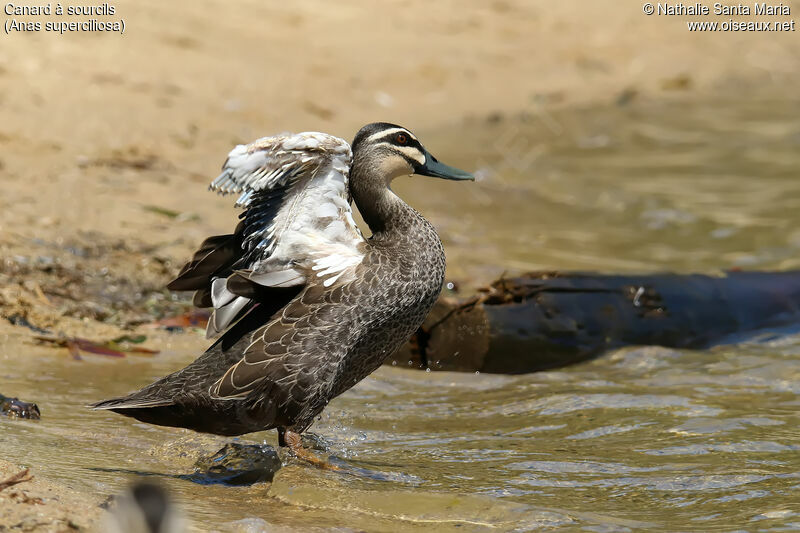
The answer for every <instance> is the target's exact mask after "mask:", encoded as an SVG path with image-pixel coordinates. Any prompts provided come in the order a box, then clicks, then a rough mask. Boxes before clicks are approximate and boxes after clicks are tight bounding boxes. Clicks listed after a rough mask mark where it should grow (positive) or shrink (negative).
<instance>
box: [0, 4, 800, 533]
mask: <svg viewBox="0 0 800 533" xmlns="http://www.w3.org/2000/svg"><path fill="white" fill-rule="evenodd" d="M114 5H115V7H116V14H115V15H114V16H112V17H106V18H107V19H109V20H110V19H114V20H117V19H124V21H125V25H126V31H125V33H124V34H123V35H117V34H100V33H92V34H66V35H58V34H52V33H49V34H48V33H45V32H38V33H30V34H18V33H14V34H11V35H3V36H2V42H3V50H4V53H3V54H2V55H1V56H0V116H1V117H2V118H1V119H0V185H2V195H0V260H2V261H3V263H2V268H0V283H1V284H2V285H1V286H0V315H3V316H5V317H9V316H12V315H18V316H23V317H26V318H27V319H29V320H30V321H31V322H33V323H35V324H37V325H40V326H42V327H47V328H53V329H56V330H58V331H60V332H65V333H68V334H71V335H85V336H95V337H98V336H99V337H103V338H111V337H112V336H114V335H117V334H119V333H120V332H124V331H125V330H126V328H128V327H131V324H134V323H136V322H137V320H138V318H140V317H141V315H142V314H146V312H150V311H152V310H153V309H159V308H160V307H159V306H160V305H162V303H163V301H164V298H166V296H164V293H163V289H162V286H163V284H164V283H165V282H166V281H168V279H169V277H170V276H171V275H172V274H173V273H174V272H175V271H176V270H177V268H179V266H180V264H181V263H182V261H183V260H184V259H185V258H186V256H187V254H189V253H190V252H191V250H192V248H193V247H194V246H195V245H196V244H197V243H198V242H200V240H202V238H203V237H205V236H206V235H208V234H212V233H215V232H219V231H221V230H227V229H228V228H229V226H230V224H231V220H232V213H231V210H230V205H229V204H230V203H229V202H214V201H210V199H209V196H208V193H207V191H206V184H207V183H208V182H209V180H210V179H211V178H212V177H213V176H214V175H215V172H216V171H217V169H218V168H219V166H220V164H221V163H222V161H223V160H224V157H225V154H226V153H227V152H228V151H229V150H230V148H231V147H232V145H233V144H235V143H238V142H246V141H249V140H252V139H254V138H256V137H259V136H262V135H268V134H271V133H276V132H280V131H284V130H287V129H293V130H312V129H313V130H322V131H328V132H330V133H333V134H337V135H340V136H342V137H345V138H352V136H353V134H354V133H355V131H356V130H357V128H358V127H359V126H360V125H362V124H364V123H367V122H371V121H375V120H385V121H392V122H397V123H401V124H403V125H406V126H408V127H410V128H412V129H415V130H418V131H423V132H424V130H425V129H429V128H434V127H436V128H441V127H442V126H447V125H451V126H452V128H453V132H454V134H456V133H457V132H458V128H459V127H460V124H462V123H463V122H464V121H466V120H467V119H469V118H475V117H478V118H480V117H488V116H491V115H493V114H498V113H499V114H507V113H519V112H523V111H530V112H537V111H539V110H541V109H549V108H554V107H558V106H578V105H586V104H599V105H603V104H613V103H614V102H616V101H618V100H619V99H620V98H634V97H635V98H653V99H657V98H694V97H697V96H699V95H703V96H706V97H707V96H708V95H709V94H714V93H718V92H723V91H724V92H730V91H734V92H740V93H741V94H742V95H743V96H742V97H743V98H746V95H747V94H748V93H750V92H751V91H752V90H755V89H757V88H763V87H765V86H769V87H776V88H779V89H780V88H781V87H785V88H786V90H787V91H788V90H793V89H792V88H795V87H797V81H798V70H797V65H798V60H800V40H798V39H797V32H789V33H751V32H703V33H691V32H689V31H687V29H686V20H688V19H691V18H692V17H668V16H646V15H644V14H643V13H642V4H641V2H638V1H637V2H634V1H626V2H622V3H620V2H616V1H612V0H598V1H594V2H585V1H568V2H557V3H556V2H548V1H546V0H538V1H522V0H494V1H492V2H468V3H464V2H455V1H450V0H447V1H443V2H436V3H431V2H423V1H422V0H406V1H403V2H399V1H391V2H382V3H380V4H374V5H369V6H367V7H364V6H363V5H362V4H360V3H356V2H354V1H352V0H346V1H343V2H336V3H330V2H322V1H321V0H314V1H310V2H304V3H302V4H287V6H278V5H272V4H270V5H267V4H264V3H262V2H257V1H255V0H244V1H241V2H237V3H236V5H235V7H233V5H232V4H230V3H228V2H223V1H220V0H214V1H210V2H204V3H202V4H197V3H194V2H188V1H187V0H179V1H175V2H169V3H165V2H156V1H154V0H145V1H141V2H132V1H126V2H118V3H116V4H114ZM289 6H291V7H289ZM6 18H8V17H6ZM100 18H101V19H103V17H100ZM739 18H742V19H745V20H755V18H753V17H739ZM21 19H24V20H30V19H29V18H25V17H21ZM710 19H711V18H710ZM777 19H780V20H784V19H785V20H789V19H791V17H777V18H773V19H770V20H777ZM49 20H58V19H57V18H56V17H53V18H51V19H49ZM725 20H727V18H725ZM198 212H202V216H197V215H192V216H185V214H186V213H198ZM43 257H45V259H42V258H43ZM112 285H113V286H116V287H118V290H117V292H116V293H115V294H108V293H107V291H106V290H105V289H104V287H108V286H112ZM42 294H43V295H44V296H42ZM144 300H147V301H148V302H150V303H149V304H148V305H144V304H143V303H142V302H143V301H144ZM88 301H95V302H97V301H100V302H105V304H104V305H101V306H100V307H99V308H97V307H94V308H91V307H87V306H88V304H87V303H86V302H88ZM120 302H122V303H120ZM87 317H88V318H87ZM0 335H7V336H8V341H7V342H6V343H5V345H3V346H0V350H4V351H5V352H6V354H7V355H8V354H12V355H13V354H14V353H20V354H23V353H24V350H18V349H17V348H19V347H20V346H23V344H22V343H24V342H25V341H26V339H28V338H29V337H30V335H31V333H30V331H28V330H27V329H24V328H19V327H15V326H12V325H10V324H9V323H8V322H7V321H6V320H0ZM0 392H4V393H6V394H11V395H20V396H22V392H19V391H3V390H0ZM32 400H35V398H32ZM21 423H22V422H21ZM5 459H6V460H10V461H11V462H6V461H3V460H0V480H2V479H3V478H5V477H8V476H10V475H12V474H14V473H16V472H18V471H19V470H20V468H21V467H19V466H18V465H15V464H13V458H11V457H6V458H5ZM32 473H33V474H34V476H35V477H34V479H33V480H32V481H29V482H25V483H24V484H20V485H18V486H16V487H14V488H10V489H6V490H5V491H3V492H0V530H3V527H2V526H6V527H10V529H11V530H22V529H24V530H42V531H51V530H52V531H56V530H63V529H68V528H73V525H74V526H77V528H78V529H83V528H87V527H91V525H92V524H94V523H96V520H97V517H98V516H99V515H100V513H101V511H100V510H99V508H98V507H97V505H98V503H99V502H98V501H94V499H93V498H92V497H87V495H75V494H71V492H70V491H69V490H68V489H66V488H64V487H61V488H59V487H58V486H56V485H52V484H50V483H48V482H47V481H46V473H45V471H44V470H43V469H42V468H41V467H40V466H39V465H33V469H32ZM39 499H40V500H41V501H39Z"/></svg>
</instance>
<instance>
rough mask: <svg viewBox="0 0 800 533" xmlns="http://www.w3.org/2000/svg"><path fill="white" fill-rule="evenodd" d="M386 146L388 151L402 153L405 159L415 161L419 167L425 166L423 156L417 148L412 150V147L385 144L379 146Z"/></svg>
mask: <svg viewBox="0 0 800 533" xmlns="http://www.w3.org/2000/svg"><path fill="white" fill-rule="evenodd" d="M381 144H382V145H384V146H388V147H389V149H390V150H395V151H397V152H402V153H403V155H405V156H406V157H407V158H409V159H411V160H412V161H416V162H417V163H419V164H420V165H424V164H425V154H423V153H422V152H420V151H419V148H414V147H413V146H397V145H396V144H389V143H387V142H382V143H380V144H379V145H378V146H380V145H381Z"/></svg>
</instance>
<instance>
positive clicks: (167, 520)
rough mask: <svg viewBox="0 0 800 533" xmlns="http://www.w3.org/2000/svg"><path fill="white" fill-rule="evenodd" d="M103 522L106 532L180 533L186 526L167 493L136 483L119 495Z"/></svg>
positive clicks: (148, 484)
mask: <svg viewBox="0 0 800 533" xmlns="http://www.w3.org/2000/svg"><path fill="white" fill-rule="evenodd" d="M115 501H116V506H115V507H114V508H113V509H112V510H111V515H110V516H109V517H108V519H107V523H106V527H105V529H104V530H105V531H107V532H109V533H180V532H182V531H186V523H185V521H184V519H183V517H182V516H181V514H180V513H179V512H178V511H177V509H176V508H175V506H174V504H173V503H172V502H171V500H170V498H169V495H168V494H167V491H166V490H165V489H164V488H163V487H161V486H159V485H155V484H153V483H149V482H139V483H136V484H135V485H133V486H132V487H131V488H130V489H129V490H128V491H126V492H125V493H124V494H123V495H122V496H119V497H117V498H115Z"/></svg>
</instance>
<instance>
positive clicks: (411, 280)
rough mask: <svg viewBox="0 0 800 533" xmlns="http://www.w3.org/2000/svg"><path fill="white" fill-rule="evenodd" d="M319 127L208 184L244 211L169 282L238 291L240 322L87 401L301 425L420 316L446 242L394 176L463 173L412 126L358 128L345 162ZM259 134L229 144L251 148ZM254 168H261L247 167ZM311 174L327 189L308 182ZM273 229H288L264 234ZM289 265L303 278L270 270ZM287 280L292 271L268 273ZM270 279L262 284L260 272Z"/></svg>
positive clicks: (154, 413) (251, 426)
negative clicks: (154, 376) (144, 377)
mask: <svg viewBox="0 0 800 533" xmlns="http://www.w3.org/2000/svg"><path fill="white" fill-rule="evenodd" d="M382 133H385V135H383V136H382ZM301 135H308V134H301ZM314 135H315V136H314V137H313V139H315V142H312V143H311V144H312V145H314V146H308V145H307V143H306V145H303V143H304V142H305V141H304V140H302V139H298V138H297V137H292V136H288V137H287V136H284V137H283V139H284V140H283V141H281V142H280V143H278V142H277V141H276V140H275V139H278V138H268V139H262V140H260V141H257V142H259V143H261V145H262V146H268V147H269V148H268V149H269V150H271V152H270V153H269V154H267V157H265V158H262V159H263V160H264V161H262V162H260V163H259V165H250V166H251V167H253V168H246V169H245V170H246V172H245V171H240V169H241V165H240V166H239V167H236V168H234V170H229V169H230V168H231V166H230V159H229V161H228V162H226V166H225V167H224V172H223V174H222V175H221V176H220V178H217V180H215V182H214V184H213V185H212V187H214V188H215V189H217V190H221V191H222V192H236V193H240V194H241V196H240V199H239V204H240V205H243V206H244V207H246V209H247V210H246V211H245V213H244V214H243V221H242V223H240V224H239V226H238V227H237V230H236V232H235V233H234V234H232V235H226V236H219V237H212V238H211V239H209V240H207V241H206V242H205V243H204V244H203V246H202V247H201V249H200V251H198V253H197V254H195V258H194V260H193V261H192V262H190V263H189V264H187V266H186V267H184V269H183V270H182V271H181V275H180V276H179V277H178V279H177V280H176V281H175V282H173V284H171V285H172V286H173V287H174V288H181V289H195V290H197V291H198V292H197V294H196V296H195V301H196V303H198V304H200V305H202V304H206V305H208V304H209V303H212V304H215V307H216V303H223V304H227V303H229V301H232V300H231V298H244V299H246V300H247V303H246V305H244V306H243V307H242V309H240V310H237V315H236V319H238V322H235V320H231V321H230V322H235V323H234V325H233V326H232V327H230V328H229V329H228V330H227V331H226V332H225V333H224V335H223V336H222V337H221V338H220V339H219V340H218V341H217V342H215V343H214V344H213V345H212V346H211V347H210V348H209V349H208V350H207V351H206V352H205V353H204V354H203V355H202V356H200V358H198V359H197V360H196V361H195V362H193V363H192V364H190V365H189V366H188V367H186V368H184V369H183V370H180V371H178V372H175V373H174V374H171V375H169V376H167V377H165V378H162V379H161V380H159V381H157V382H155V383H153V384H152V385H149V386H148V387H145V388H144V389H142V390H140V391H137V392H135V393H133V394H131V395H129V396H127V397H124V398H120V399H114V400H107V401H105V402H100V403H99V404H97V405H96V406H95V407H97V408H102V409H112V410H114V411H116V412H119V413H121V414H124V415H127V416H132V417H134V418H137V419H139V420H142V421H145V422H150V423H154V424H160V425H170V426H179V427H187V428H190V429H194V430H198V431H204V432H210V433H217V434H223V435H237V434H242V433H248V432H253V431H260V430H265V429H270V428H276V427H277V428H278V429H279V431H281V432H282V431H285V430H289V431H293V432H296V433H299V432H302V431H304V430H305V429H306V428H308V426H309V425H311V423H312V422H313V420H314V418H315V417H316V416H317V415H318V414H319V413H320V412H321V411H322V410H323V409H324V408H325V406H326V405H327V404H328V403H329V402H330V401H331V400H332V399H333V398H334V397H336V396H338V395H339V394H341V393H342V392H344V391H346V390H347V389H349V388H350V387H352V386H353V385H355V384H356V383H358V382H359V381H360V380H362V379H363V378H365V377H366V376H367V375H369V374H370V373H371V372H373V371H374V370H375V369H377V368H378V367H379V366H380V365H381V364H382V363H383V362H384V361H385V360H386V358H387V357H389V356H390V355H391V354H392V353H393V352H394V351H395V350H396V349H397V348H399V347H400V346H401V345H402V344H403V343H404V342H405V341H406V340H407V339H408V338H409V337H410V335H411V334H412V333H413V332H414V331H415V330H416V329H417V328H418V327H419V325H420V324H421V323H422V321H423V320H424V318H425V316H426V315H427V313H428V312H429V311H430V308H431V307H432V305H433V303H434V302H435V300H436V298H437V297H438V295H439V292H440V291H441V287H442V284H443V281H444V272H445V256H444V249H443V247H442V244H441V241H440V240H439V237H438V236H437V234H436V232H435V230H434V228H433V227H432V226H431V224H430V223H428V222H427V221H426V220H425V219H424V218H423V217H422V216H421V215H420V214H419V213H418V212H417V211H415V210H414V209H412V208H411V207H410V206H408V205H407V204H406V203H405V202H403V201H402V200H401V199H400V198H399V197H397V196H396V195H395V194H394V193H393V192H392V191H391V190H390V189H389V188H388V185H389V183H390V181H391V180H392V179H393V178H394V177H396V176H399V175H402V174H403V173H405V174H408V173H411V172H419V173H427V175H432V176H438V177H447V178H450V179H468V178H469V175H467V174H466V173H462V172H460V171H457V170H456V169H451V168H448V167H446V166H444V165H442V164H440V163H438V162H437V161H436V160H435V158H433V157H432V156H430V154H428V153H427V152H426V151H425V150H424V148H422V146H421V145H420V144H419V143H418V141H417V140H416V138H414V136H413V135H412V134H411V133H410V132H408V131H407V130H405V129H403V128H400V127H399V126H395V125H392V124H384V123H376V124H370V125H368V126H365V127H364V128H362V130H361V131H359V133H358V135H357V136H356V139H355V141H354V142H353V156H352V163H351V162H350V157H349V146H348V147H347V149H346V150H345V149H344V147H343V146H342V145H341V143H344V141H341V143H338V142H334V141H331V142H330V143H329V144H328V146H327V147H326V148H322V149H321V150H322V151H321V152H320V151H319V150H320V148H319V147H320V146H322V145H325V144H326V143H327V142H328V141H329V140H330V139H335V138H333V137H330V136H325V135H324V134H314ZM286 139H289V140H290V142H291V143H294V144H293V145H298V146H300V147H299V148H298V149H297V150H295V153H293V154H287V153H286V152H287V151H286V150H285V149H284V148H283V147H285V144H286V143H285V140H286ZM317 141H319V142H317ZM337 141H338V140H337ZM255 144H256V143H253V145H255ZM344 144H345V145H346V143H344ZM253 145H249V147H244V148H242V147H237V149H235V150H234V152H236V151H237V150H238V151H239V152H238V153H239V154H240V155H241V154H246V151H247V150H258V148H252V147H253ZM315 150H317V152H316V155H315V154H314V151H315ZM326 150H327V151H326ZM234 152H231V154H232V156H233V155H234ZM342 155H344V156H345V157H341V156H342ZM259 157H260V154H259ZM276 158H277V159H280V165H279V166H277V165H276V164H275V159H276ZM344 160H346V161H347V163H348V166H349V168H341V166H340V168H338V169H334V170H335V172H334V171H333V170H332V165H341V162H342V161H344ZM420 161H421V162H420ZM332 162H333V163H332ZM245 166H247V165H245ZM276 168H282V169H283V170H282V171H276V170H275V169H276ZM297 168H300V169H301V170H299V171H298V170H296V169H297ZM225 169H228V170H225ZM263 169H267V170H263ZM348 171H349V172H348ZM237 172H238V175H237ZM326 172H332V174H330V175H329V176H328V178H326V179H327V181H325V182H324V183H323V182H322V181H320V180H319V179H318V178H319V176H321V175H322V174H324V173H326ZM337 172H338V174H337V176H341V179H340V178H338V177H336V176H334V174H336V173H337ZM254 173H256V174H260V176H258V175H257V176H256V178H253V175H254ZM348 174H349V184H348ZM231 176H233V178H232V177H231ZM265 176H266V178H265ZM258 180H261V181H260V182H259V181H258ZM270 180H272V182H270ZM304 180H305V181H304ZM315 180H316V181H315ZM337 180H339V181H341V182H342V183H343V184H344V185H345V187H344V188H340V187H339V185H338V183H339V181H337ZM334 182H335V183H334ZM254 183H256V184H257V183H261V187H260V188H259V186H258V185H255V186H254V185H253V184H254ZM303 183H308V184H311V185H307V186H306V185H302V184H303ZM314 183H317V184H320V187H322V188H319V189H316V190H315V189H314V185H313V184H314ZM348 185H349V187H348ZM281 188H282V189H283V192H280V193H276V192H275V191H280V190H281ZM309 191H310V192H309ZM331 191H333V192H331ZM343 195H351V196H352V198H353V200H354V201H355V204H356V205H357V206H358V208H359V211H360V212H361V214H362V216H363V217H364V220H365V221H366V222H367V224H368V225H369V226H370V229H371V230H372V232H373V234H372V237H371V238H369V239H366V240H365V239H363V237H361V235H360V232H358V233H357V237H358V238H357V239H355V238H354V233H353V232H354V231H356V232H357V231H358V230H357V228H355V224H354V223H352V216H351V213H350V212H349V209H350V208H349V203H347V204H346V209H345V208H344V205H343V204H342V202H341V201H339V200H337V198H338V199H341V198H343V197H344V198H346V197H347V196H343ZM334 196H335V198H334ZM319 198H325V199H330V198H333V200H332V201H333V202H334V205H335V206H336V209H337V211H336V213H334V212H333V210H332V209H330V208H325V209H319V208H318V206H319ZM325 201H327V200H325ZM269 202H272V203H273V204H272V205H271V206H269V205H267V206H266V207H265V204H268V203H269ZM315 209H316V210H315ZM254 213H255V215H256V217H255V218H254V215H253V214H254ZM309 213H311V214H309ZM315 213H316V214H315ZM321 216H327V217H328V218H326V219H320V218H319V217H321ZM281 217H283V219H282V218H281ZM304 217H305V218H304ZM315 217H316V218H315ZM276 220H278V221H280V220H283V222H282V223H281V224H283V226H280V224H278V223H277V222H275V221H276ZM297 220H302V221H303V226H300V225H298V224H295V222H296V221H297ZM320 220H323V222H320ZM293 224H294V226H293ZM270 227H278V229H279V230H280V228H289V229H286V230H285V231H283V230H281V231H283V232H281V231H277V232H272V233H270V231H272V230H267V228H270ZM293 227H294V228H295V229H292V228H293ZM293 231H294V232H295V233H292V232H293ZM254 235H255V236H254ZM267 235H269V239H272V240H271V241H270V240H269V239H266V238H265V236H267ZM319 235H322V237H319ZM264 241H267V244H266V245H265V246H262V247H261V248H259V247H258V246H259V243H261V242H264ZM323 241H324V242H323ZM326 254H327V255H326ZM286 270H292V272H297V273H298V276H294V277H292V276H288V277H287V276H284V275H280V276H278V277H277V278H276V277H274V276H273V273H274V272H276V271H277V272H284V271H286ZM284 278H286V279H291V280H292V281H291V282H290V283H283V282H281V283H273V284H271V285H270V284H269V282H270V281H274V280H276V279H278V280H282V279H284ZM264 279H267V281H268V283H267V284H263V283H260V281H262V280H264ZM298 279H299V281H298ZM219 280H223V281H219ZM225 280H227V281H225ZM329 280H333V281H332V282H330V283H326V281H329ZM214 283H216V284H217V287H216V288H213V285H214ZM223 284H224V287H222V285H223ZM210 286H212V289H209V287H210ZM223 289H224V290H225V291H227V292H229V293H230V298H229V299H228V300H225V299H224V298H219V296H218V295H212V298H211V300H214V299H216V300H218V302H213V301H212V302H209V292H214V291H215V290H216V292H217V293H219V292H221V291H222V290H223ZM226 298H228V297H227V296H226Z"/></svg>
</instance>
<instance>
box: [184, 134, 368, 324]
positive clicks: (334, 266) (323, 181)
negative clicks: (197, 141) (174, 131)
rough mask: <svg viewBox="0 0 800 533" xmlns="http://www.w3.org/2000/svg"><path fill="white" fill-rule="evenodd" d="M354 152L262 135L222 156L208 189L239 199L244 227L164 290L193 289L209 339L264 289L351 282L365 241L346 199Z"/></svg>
mask: <svg viewBox="0 0 800 533" xmlns="http://www.w3.org/2000/svg"><path fill="white" fill-rule="evenodd" d="M351 159H352V152H351V150H350V145H349V144H347V142H345V141H344V140H342V139H339V138H337V137H333V136H331V135H327V134H324V133H317V132H306V133H298V134H285V135H279V136H275V137H265V138H262V139H259V140H257V141H255V142H253V143H250V144H248V145H239V146H237V147H236V148H234V149H233V150H231V152H230V153H229V154H228V159H227V161H226V162H225V164H224V165H223V167H222V173H221V174H220V175H219V177H217V179H215V180H214V181H213V182H212V183H211V186H210V188H211V190H214V191H217V192H218V193H220V194H230V193H237V194H239V198H238V200H237V201H236V206H237V207H242V208H244V211H243V213H242V214H241V215H240V218H241V219H242V221H241V222H240V223H239V225H238V227H237V228H236V231H235V233H234V234H232V235H223V236H217V237H211V238H209V239H207V240H206V241H205V242H204V243H203V245H202V246H201V249H200V250H199V251H198V252H197V253H196V254H195V256H194V258H193V260H192V261H191V262H190V263H188V264H187V265H186V266H185V267H184V268H183V270H182V271H181V273H180V275H179V276H178V278H177V279H176V280H175V281H173V282H172V283H170V285H168V287H169V288H172V289H176V290H181V289H195V290H197V293H196V294H195V303H196V304H197V305H202V304H206V305H207V304H209V303H210V304H211V305H212V306H213V307H214V312H213V313H212V316H211V319H210V320H209V323H208V330H207V332H206V333H207V336H208V337H212V336H214V335H216V334H218V333H220V332H222V331H223V330H224V329H225V328H227V327H228V326H229V325H230V324H231V323H232V322H234V321H235V320H236V319H237V318H238V317H241V316H242V315H243V314H245V313H246V312H247V311H248V310H249V309H251V308H252V306H253V305H254V304H255V303H257V302H258V299H259V296H260V295H263V294H264V291H265V290H267V289H269V288H276V287H292V286H298V285H304V284H306V283H309V282H311V281H312V280H313V281H318V282H320V283H322V284H323V285H324V286H325V287H328V286H330V285H332V284H334V283H336V282H337V281H339V280H342V281H345V280H349V279H350V275H351V273H352V267H354V266H355V265H357V264H358V263H360V262H361V259H362V258H363V249H362V245H363V243H364V237H363V236H362V235H361V232H360V231H359V229H358V227H357V226H356V224H355V221H354V220H353V212H352V210H351V208H350V202H349V193H348V174H349V169H350V162H351Z"/></svg>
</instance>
